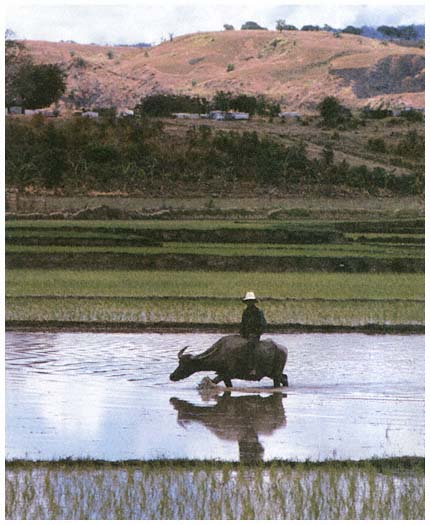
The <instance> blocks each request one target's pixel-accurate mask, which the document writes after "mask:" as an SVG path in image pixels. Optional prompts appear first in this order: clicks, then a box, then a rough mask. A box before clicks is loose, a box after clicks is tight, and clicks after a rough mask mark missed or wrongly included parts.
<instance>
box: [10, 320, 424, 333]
mask: <svg viewBox="0 0 430 525" xmlns="http://www.w3.org/2000/svg"><path fill="white" fill-rule="evenodd" d="M5 328H6V331H10V332H12V331H20V332H50V333H61V332H87V333H105V332H106V333H125V334H127V333H130V334H132V333H153V332H155V333H166V334H167V333H173V334H174V333H190V334H193V333H194V334H197V333H207V332H213V331H216V332H220V333H227V334H231V333H238V332H239V325H238V324H234V323H183V322H166V321H164V322H163V321H161V322H153V323H138V322H109V321H104V322H94V321H64V320H63V321H54V320H47V321H32V320H7V321H6V322H5ZM280 333H284V334H312V333H321V334H336V333H339V334H346V333H361V334H367V335H372V334H373V335H387V334H398V335H408V334H410V335H414V334H424V333H425V326H424V325H423V324H377V323H366V324H362V325H331V324H302V323H270V326H269V327H268V328H267V334H280Z"/></svg>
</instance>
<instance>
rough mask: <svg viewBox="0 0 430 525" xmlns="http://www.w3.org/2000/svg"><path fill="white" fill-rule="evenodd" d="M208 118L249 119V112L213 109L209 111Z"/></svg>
mask: <svg viewBox="0 0 430 525" xmlns="http://www.w3.org/2000/svg"><path fill="white" fill-rule="evenodd" d="M209 118H210V119H212V120H249V113H245V112H243V111H220V110H214V111H211V112H210V113H209Z"/></svg>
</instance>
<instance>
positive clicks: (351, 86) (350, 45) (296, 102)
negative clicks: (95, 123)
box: [26, 31, 424, 110]
mask: <svg viewBox="0 0 430 525" xmlns="http://www.w3.org/2000/svg"><path fill="white" fill-rule="evenodd" d="M26 44H27V47H28V48H29V50H30V52H31V53H32V54H33V56H34V57H35V59H36V60H37V61H39V62H54V63H59V64H62V65H63V66H64V67H65V69H66V70H67V71H68V91H67V93H66V95H65V96H64V98H63V101H64V102H65V103H68V104H70V105H71V106H111V105H115V106H117V107H120V108H121V107H122V108H124V107H134V105H135V104H136V103H137V102H139V100H140V99H141V98H142V97H143V96H145V95H147V94H151V93H154V92H159V91H163V92H176V93H178V92H181V93H185V94H190V95H192V94H194V95H203V96H207V97H211V96H212V95H213V94H214V93H215V92H216V91H217V90H224V91H232V92H243V93H248V94H265V95H268V96H270V97H273V98H275V99H277V100H280V101H281V102H282V103H283V105H285V106H286V107H288V108H290V109H293V110H300V109H301V110H306V109H313V108H314V107H315V105H316V104H317V103H318V102H319V101H320V100H321V99H322V98H323V97H324V96H326V95H336V96H337V97H338V98H339V99H340V100H341V101H342V102H344V103H345V104H347V105H349V106H350V107H362V106H364V105H366V104H367V103H370V104H372V105H375V104H379V103H380V102H381V101H383V102H385V103H387V104H390V105H393V106H398V105H401V104H404V105H407V106H413V107H424V50H421V49H417V48H410V47H401V46H398V45H396V44H393V43H386V42H381V41H378V40H373V39H370V38H364V37H360V36H355V35H347V34H342V35H341V37H339V38H336V37H335V36H334V35H333V34H332V33H327V32H323V31H321V32H305V31H288V32H284V33H277V32H275V31H226V32H213V33H196V34H191V35H186V36H181V37H177V38H174V39H173V40H172V41H171V42H164V43H162V44H160V45H158V46H156V47H153V48H146V49H145V48H133V47H108V46H98V45H81V44H74V43H53V42H41V41H27V42H26Z"/></svg>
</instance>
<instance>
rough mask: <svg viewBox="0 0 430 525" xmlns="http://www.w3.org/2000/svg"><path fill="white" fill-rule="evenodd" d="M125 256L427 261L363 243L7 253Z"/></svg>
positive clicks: (403, 250)
mask: <svg viewBox="0 0 430 525" xmlns="http://www.w3.org/2000/svg"><path fill="white" fill-rule="evenodd" d="M22 252H25V253H28V254H32V253H38V254H41V253H45V254H47V255H49V254H56V253H66V254H67V253H71V254H72V253H73V254H74V253H86V254H88V256H91V254H92V253H106V254H109V253H121V254H124V255H125V254H137V255H154V254H155V255H161V254H192V255H220V256H225V257H232V256H242V257H245V256H248V257H250V256H253V257H258V256H272V257H273V256H276V257H287V256H290V257H291V256H305V257H344V258H349V257H375V258H389V257H396V258H417V257H418V258H423V257H424V246H417V245H411V244H408V245H403V244H401V245H390V244H387V245H375V244H372V243H370V244H368V245H365V244H362V245H360V246H358V247H356V246H355V245H351V244H327V245H320V244H318V245H312V244H305V245H299V244H294V245H284V244H255V243H248V244H240V243H239V244H238V243H208V244H205V243H191V242H165V243H163V245H162V246H138V247H135V246H114V245H113V246H26V245H9V246H7V248H6V253H11V254H12V253H22Z"/></svg>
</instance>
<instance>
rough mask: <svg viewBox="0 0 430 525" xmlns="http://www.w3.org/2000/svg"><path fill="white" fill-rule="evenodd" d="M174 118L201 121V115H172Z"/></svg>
mask: <svg viewBox="0 0 430 525" xmlns="http://www.w3.org/2000/svg"><path fill="white" fill-rule="evenodd" d="M172 116H173V117H174V118H181V119H199V118H200V115H199V113H172Z"/></svg>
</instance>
